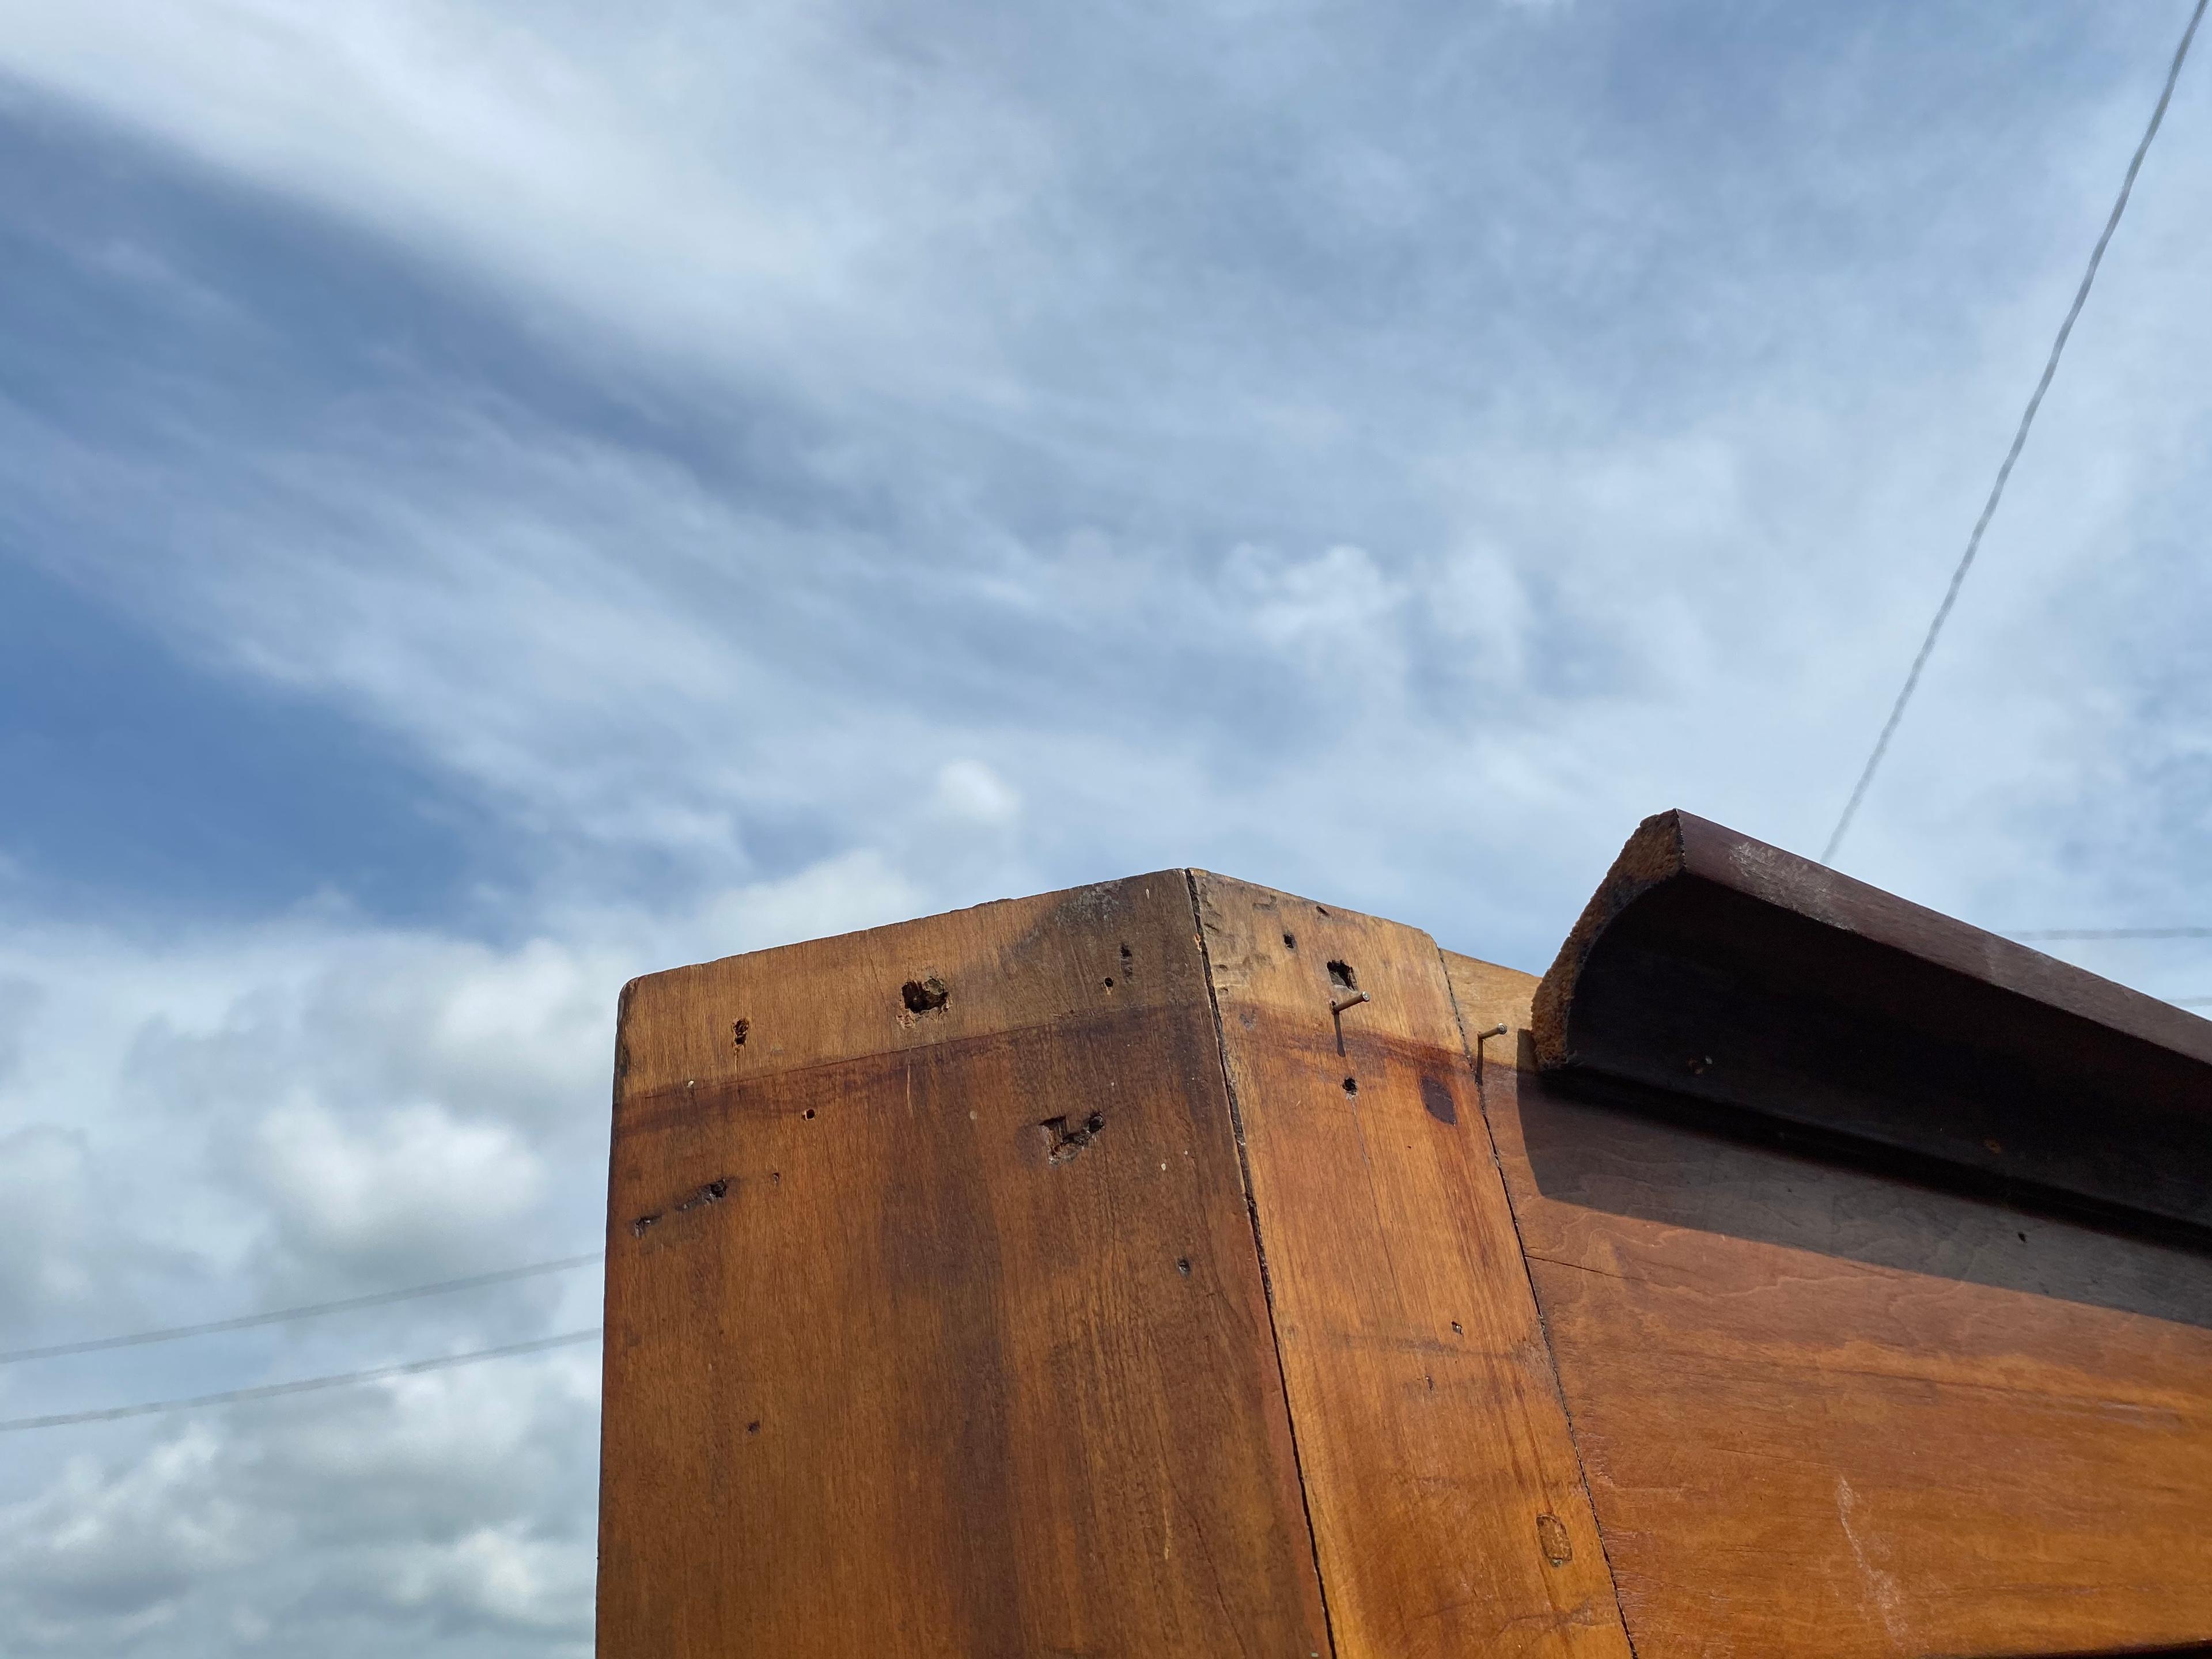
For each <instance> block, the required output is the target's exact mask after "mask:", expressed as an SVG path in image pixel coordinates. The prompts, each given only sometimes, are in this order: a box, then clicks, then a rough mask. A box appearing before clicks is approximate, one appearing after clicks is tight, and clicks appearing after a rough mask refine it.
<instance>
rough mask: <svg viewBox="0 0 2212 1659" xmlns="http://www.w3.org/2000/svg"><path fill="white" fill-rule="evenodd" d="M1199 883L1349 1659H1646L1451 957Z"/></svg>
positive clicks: (1300, 1434)
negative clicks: (1537, 1297)
mask: <svg viewBox="0 0 2212 1659" xmlns="http://www.w3.org/2000/svg"><path fill="white" fill-rule="evenodd" d="M1197 883H1198V890H1199V896H1200V919H1201V921H1202V923H1203V926H1204V932H1205V937H1206V950H1207V952H1208V955H1209V958H1210V962H1211V967H1212V981H1213V986H1214V990H1215V994H1216V997H1217V1000H1218V1007H1219V1012H1220V1018H1221V1024H1222V1033H1223V1052H1224V1054H1225V1059H1226V1062H1227V1066H1228V1071H1229V1075H1230V1079H1231V1086H1232V1091H1233V1095H1234V1098H1235V1102H1236V1104H1237V1109H1238V1112H1239V1116H1240V1122H1241V1127H1242V1132H1243V1137H1244V1142H1245V1150H1246V1155H1247V1161H1248V1164H1249V1179H1250V1182H1251V1192H1252V1197H1253V1200H1254V1203H1255V1212H1256V1215H1257V1218H1258V1225H1259V1234H1260V1241H1261V1251H1262V1255H1263V1258H1264V1261H1265V1267H1266V1271H1267V1281H1268V1285H1269V1287H1270V1294H1271V1298H1272V1306H1273V1314H1274V1319H1275V1327H1276V1334H1277V1340H1278V1343H1279V1349H1280V1353H1281V1357H1282V1362H1283V1370H1284V1376H1285V1383H1286V1386H1287V1388H1288V1391H1289V1398H1290V1401H1291V1415H1292V1419H1293V1422H1294V1423H1295V1425H1296V1431H1297V1449H1298V1455H1299V1459H1300V1464H1301V1468H1302V1469H1303V1472H1304V1480H1305V1488H1306V1498H1307V1502H1308V1504H1309V1507H1310V1511H1311V1514H1312V1518H1313V1525H1314V1531H1315V1536H1316V1541H1317V1544H1318V1547H1319V1551H1320V1559H1321V1565H1322V1582H1323V1584H1324V1585H1325V1587H1326V1591H1327V1595H1328V1611H1329V1616H1330V1620H1331V1624H1332V1628H1333V1630H1334V1637H1335V1643H1336V1650H1337V1652H1338V1653H1339V1654H1340V1655H1342V1656H1344V1659H1385V1656H1387V1659H1419V1656H1428V1655H1436V1656H1447V1655H1449V1656H1462V1655H1464V1656H1470V1659H1472V1656H1477V1655H1482V1656H1489V1655H1544V1656H1569V1655H1573V1656H1600V1655H1602V1656H1623V1659H1625V1656H1626V1654H1627V1652H1628V1648H1627V1644H1626V1640H1625V1639H1624V1637H1623V1634H1622V1631H1621V1626H1620V1614H1619V1610H1618V1608H1617V1607H1616V1606H1615V1604H1614V1601H1613V1588H1612V1583H1611V1580H1610V1578H1609V1577H1608V1575H1607V1571H1606V1564H1605V1559H1604V1555H1603V1552H1602V1551H1601V1548H1600V1547H1599V1542H1598V1537H1597V1531H1596V1528H1595V1524H1594V1522H1593V1520H1592V1518H1591V1515H1590V1510H1589V1502H1588V1498H1587V1496H1586V1495H1585V1493H1584V1491H1583V1485H1582V1481H1581V1477H1580V1473H1579V1471H1578V1469H1577V1465H1576V1462H1575V1455H1574V1450H1573V1447H1572V1444H1571V1440H1570V1438H1569V1436H1568V1433H1567V1426H1566V1421H1565V1415H1564V1413H1563V1411H1562V1408H1561V1406H1560V1401H1559V1394H1558V1390H1557V1388H1556V1385H1555V1383H1554V1380H1553V1374H1552V1370H1551V1365H1550V1362H1549V1358H1548V1357H1547V1352H1546V1350H1545V1346H1544V1342H1543V1337H1542V1333H1541V1330H1540V1329H1539V1328H1538V1324H1537V1319H1536V1310H1535V1304H1534V1297H1533V1296H1532V1294H1531V1291H1530V1289H1529V1285H1528V1278H1527V1275H1526V1273H1525V1272H1524V1270H1523V1268H1522V1262H1521V1256H1520V1251H1519V1249H1518V1247H1517V1245H1516V1241H1515V1238H1514V1232H1513V1225H1512V1219H1511V1217H1510V1212H1509V1211H1508V1209H1507V1206H1506V1202H1505V1195H1504V1189H1503V1187H1502V1186H1501V1184H1500V1181H1499V1176H1498V1168H1497V1164H1496V1162H1495V1160H1494V1158H1493V1155H1492V1150H1491V1146H1490V1142H1489V1139H1488V1137H1487V1135H1486V1132H1485V1130H1484V1127H1483V1122H1482V1116H1481V1113H1480V1110H1479V1109H1478V1107H1477V1104H1476V1100H1475V1091H1474V1079H1473V1076H1472V1074H1471V1071H1470V1068H1469V1066H1468V1059H1467V1054H1466V1050H1465V1048H1464V1046H1463V1043H1462V1036H1461V1032H1460V1029H1459V1026H1458V1023H1457V1021H1456V1019H1455V1014H1454V1011H1453V1006H1452V1000H1451V995H1450V991H1449V986H1448V985H1447V983H1446V981H1445V977H1444V974H1443V964H1442V963H1441V961H1440V960H1439V958H1438V956H1437V950H1436V946H1435V945H1434V943H1433V942H1432V941H1431V940H1430V939H1429V938H1428V937H1427V936H1426V935H1425V934H1424V933H1419V932H1417V931H1415V930H1414V929H1413V928H1410V927H1400V926H1397V925H1395V924H1394V923H1390V922H1385V921H1376V920H1375V919H1373V918H1371V917H1367V916H1361V915H1352V914H1349V913H1346V912H1344V911H1340V910H1332V909H1328V908H1323V907H1322V906H1320V905H1317V904H1314V903H1310V902H1306V901H1304V900H1300V899H1293V898H1291V897H1288V896H1285V895H1281V894H1277V893H1272V892H1268V891H1267V890H1264V889H1260V888H1255V887H1251V886H1248V885H1246V884H1243V883H1239V882H1233V881H1227V880H1225V879H1223V878H1218V877H1213V876H1206V875H1200V876H1199V877H1198V878H1197ZM1332 963H1334V964H1339V969H1338V971H1337V973H1336V974H1335V975H1334V980H1333V976H1332V972H1331V964H1332ZM1345 979H1349V980H1351V981H1354V983H1352V984H1350V985H1347V984H1345V983H1342V982H1340V981H1343V980H1345ZM1355 991H1357V992H1362V993H1364V994H1365V997H1366V1000H1364V1001H1358V1002H1353V1003H1352V1006H1349V1007H1347V1008H1346V1009H1345V1010H1344V1012H1342V1013H1341V1015H1340V1016H1333V1015H1332V1013H1331V1006H1332V1004H1333V1003H1340V1002H1344V1001H1346V1000H1348V999H1350V998H1351V997H1352V994H1353V993H1354V992H1355Z"/></svg>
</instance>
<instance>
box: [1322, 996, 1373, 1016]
mask: <svg viewBox="0 0 2212 1659" xmlns="http://www.w3.org/2000/svg"><path fill="white" fill-rule="evenodd" d="M1366 1000H1367V993H1366V992H1364V991H1354V992H1353V993H1352V994H1351V995H1350V996H1348V997H1346V998H1345V999H1344V1000H1342V1001H1341V1002H1332V1003H1330V1004H1329V1005H1328V1011H1329V1012H1331V1013H1332V1014H1340V1013H1342V1012H1344V1011H1345V1010H1346V1009H1347V1008H1357V1007H1358V1006H1359V1005H1360V1004H1361V1003H1363V1002H1364V1001H1366Z"/></svg>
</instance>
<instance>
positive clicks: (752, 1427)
mask: <svg viewBox="0 0 2212 1659" xmlns="http://www.w3.org/2000/svg"><path fill="white" fill-rule="evenodd" d="M745 1432H746V1433H747V1434H758V1433H759V1432H760V1419H758V1418H757V1417H756V1418H755V1419H753V1420H752V1421H751V1422H750V1423H748V1424H746V1425H745Z"/></svg>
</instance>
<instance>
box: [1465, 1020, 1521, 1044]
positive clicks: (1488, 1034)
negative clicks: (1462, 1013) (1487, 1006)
mask: <svg viewBox="0 0 2212 1659" xmlns="http://www.w3.org/2000/svg"><path fill="white" fill-rule="evenodd" d="M1512 1029H1513V1028H1512V1027H1511V1026H1510V1025H1504V1024H1498V1025H1493V1026H1492V1027H1491V1028H1490V1029H1489V1030H1486V1031H1477V1032H1476V1033H1475V1034H1474V1040H1475V1041H1476V1042H1488V1041H1489V1040H1490V1039H1491V1038H1492V1037H1494V1036H1504V1035H1505V1034H1506V1033H1507V1032H1508V1031H1510V1030H1512Z"/></svg>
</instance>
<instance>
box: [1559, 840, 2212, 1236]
mask: <svg viewBox="0 0 2212 1659" xmlns="http://www.w3.org/2000/svg"><path fill="white" fill-rule="evenodd" d="M1531 1024H1532V1028H1533V1037H1534V1048H1535V1054H1536V1059H1537V1062H1538V1064H1539V1065H1540V1066H1541V1068H1542V1069H1543V1071H1544V1072H1545V1073H1547V1075H1549V1076H1551V1077H1553V1078H1554V1079H1557V1080H1559V1081H1561V1082H1564V1083H1571V1084H1582V1085H1587V1086H1589V1087H1593V1088H1596V1089H1600V1090H1604V1091H1609V1092H1613V1093H1615V1094H1618V1095H1620V1096H1622V1097H1645V1098H1648V1099H1650V1100H1651V1101H1652V1102H1653V1103H1655V1104H1657V1105H1660V1106H1661V1107H1662V1109H1681V1108H1684V1107H1688V1108H1692V1109H1705V1110H1708V1111H1710V1112H1711V1113H1714V1114H1716V1115H1718V1116H1720V1117H1722V1118H1723V1119H1726V1118H1730V1117H1733V1118H1735V1119H1738V1120H1741V1121H1747V1122H1749V1123H1752V1124H1753V1125H1755V1126H1756V1125H1765V1126H1768V1127H1775V1128H1778V1129H1781V1130H1784V1131H1787V1132H1790V1133H1796V1134H1799V1135H1800V1136H1802V1138H1805V1139H1808V1140H1809V1141H1811V1142H1812V1143H1814V1144H1820V1143H1823V1142H1825V1143H1827V1144H1830V1145H1832V1146H1838V1147H1840V1148H1844V1149H1851V1148H1857V1149H1860V1150H1864V1151H1869V1152H1883V1153H1888V1154H1894V1155H1899V1156H1901V1157H1903V1158H1907V1159H1909V1160H1911V1161H1913V1162H1914V1163H1916V1164H1919V1165H1921V1166H1923V1167H1924V1168H1925V1169H1926V1170H1928V1171H1929V1172H1931V1173H1932V1174H1933V1175H1934V1176H1936V1178H1944V1177H1945V1176H1953V1177H1956V1178H1960V1179H1963V1180H1966V1181H1967V1182H1970V1183H1971V1184H1973V1185H1976V1186H1978V1187H1984V1188H1986V1187H1988V1186H1990V1185H1991V1184H1992V1183H1994V1184H1996V1185H1998V1186H2000V1187H2002V1188H2007V1189H2011V1190H2015V1191H2017V1192H2018V1193H2019V1194H2021V1196H2022V1197H2023V1198H2025V1199H2027V1200H2033V1201H2043V1202H2050V1201H2057V1202H2058V1203H2061V1204H2062V1205H2064V1206H2069V1207H2081V1208H2087V1209H2090V1210H2093V1211H2095V1212H2100V1213H2105V1214H2107V1215H2111V1216H2115V1217H2121V1218H2146V1219H2148V1218H2155V1219H2156V1220H2157V1221H2159V1222H2161V1223H2167V1224H2172V1223H2179V1224H2182V1225H2185V1226H2186V1227H2188V1228H2191V1229H2208V1230H2212V1021H2207V1020H2203V1019H2200V1018H2197V1017H2196V1016H2195V1015H2192V1014H2190V1013H2187V1012H2184V1011H2183V1010H2181V1009H2179V1008H2175V1007H2173V1006H2171V1005H2169V1004H2166V1003H2161V1002H2159V1001H2156V1000H2154V999H2152V998H2149V997H2147V996H2143V995H2142V994H2139V993H2137V992H2134V991H2130V990H2129V989H2127V988H2126V987H2124V986H2119V985H2115V984H2113V983H2112V981H2109V980H2105V979H2100V978H2099V977H2098V976H2097V975H2093V974H2090V973H2087V972H2085V971H2084V970H2082V969H2079V968H2076V967H2074V966H2073V965H2072V964H2070V963H2063V962H2059V961H2057V960H2056V959H2054V958H2052V957H2047V956H2045V955H2044V954H2043V953H2041V952H2040V951H2033V950H2030V949H2028V948H2027V946H2025V945H2019V944H2016V943H2015V942H2014V941H2012V940H2010V939H2003V938H2001V937H1999V936H1998V935H1996V934H1994V933H1984V932H1983V931H1982V930H1981V929H1979V928H1977V927H1969V926H1967V925H1966V923H1964V922H1961V921H1955V920H1954V919H1953V918H1951V917H1948V916H1945V915H1940V914H1938V913H1937V912H1936V911H1933V910H1929V909H1926V908H1923V907H1921V906H1919V905H1917V904H1912V903H1910V902H1907V901H1905V900H1904V899H1901V898H1899V897H1897V896H1895V895H1893V894H1890V893H1886V892H1884V891H1882V890H1880V889H1879V888H1875V887H1870V886H1869V885H1867V884H1865V883H1863V882H1859V881H1854V880H1853V879H1851V878H1850V877H1848V876H1844V875H1840V874H1838V872H1835V871H1833V870H1831V869H1828V868H1826V866H1822V865H1819V864H1815V863H1814V862H1813V861H1812V860H1808V859H1803V858H1800V857H1797V856H1796V854H1790V853H1786V852H1784V851H1783V850H1782V849H1781V848H1776V847H1771V846H1768V845H1767V844H1766V843H1765V842H1759V841H1754V840H1753V839H1752V838H1751V837H1749V836H1743V835H1740V834H1738V833H1736V832H1735V830H1732V829H1725V828H1723V826H1721V825H1719V824H1717V823H1709V822H1707V821H1706V820H1705V819H1703V818H1699V817H1693V816H1692V815H1691V814H1689V813H1686V812H1680V811H1674V812H1664V813H1661V814H1660V815H1658V816H1657V817H1651V818H1647V819H1646V820H1645V821H1644V823H1643V824H1642V825H1641V826H1639V827H1638V829H1637V831H1636V833H1635V834H1634V835H1633V836H1631V837H1630V838H1629V841H1628V843H1627V845H1626V847H1625V848H1623V849H1622V851H1621V854H1620V857H1619V858H1618V859H1617V860H1615V861H1614V863H1613V867H1612V868H1611V869H1610V870H1609V871H1608V872H1607V874H1606V877H1605V879H1604V880H1603V881H1602V882H1601V884H1600V885H1599V888H1598V890H1597V893H1596V895H1595V896H1594V897H1593V898H1592V899H1591V901H1590V902H1589V906H1588V907H1587V908H1585V909H1584V911H1583V915H1582V917H1581V919H1580V920H1579V921H1577V923H1576V925H1575V927H1574V929H1573V931H1572V932H1571V933H1570V934H1569V935H1568V937H1567V940H1566V943H1565V945H1563V946H1561V948H1560V951H1559V958H1558V960H1557V961H1555V962H1554V963H1553V964H1552V968H1551V971H1550V972H1549V973H1547V975H1545V976H1544V979H1543V981H1542V983H1541V985H1540V986H1539V987H1538V988H1537V991H1536V994H1535V997H1534V1008H1533V1017H1532V1022H1531ZM2208 1237H2212V1233H2208Z"/></svg>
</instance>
